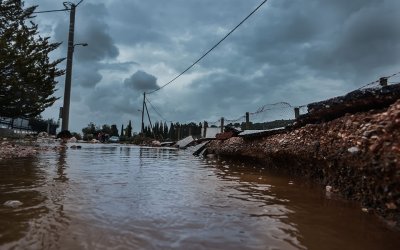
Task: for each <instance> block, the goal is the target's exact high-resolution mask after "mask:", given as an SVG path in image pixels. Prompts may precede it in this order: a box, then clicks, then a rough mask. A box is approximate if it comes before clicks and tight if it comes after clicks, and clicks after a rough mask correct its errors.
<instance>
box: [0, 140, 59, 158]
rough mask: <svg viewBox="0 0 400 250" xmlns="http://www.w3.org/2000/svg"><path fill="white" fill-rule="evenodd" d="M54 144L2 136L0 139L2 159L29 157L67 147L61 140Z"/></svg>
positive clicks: (0, 156)
mask: <svg viewBox="0 0 400 250" xmlns="http://www.w3.org/2000/svg"><path fill="white" fill-rule="evenodd" d="M52 144H54V145H43V144H41V143H39V142H37V141H36V140H35V141H32V140H29V139H18V140H14V139H8V138H2V139H1V141H0V160H3V159H17V158H28V157H33V156H35V155H37V154H38V153H40V152H43V151H57V150H60V149H61V148H63V147H65V145H61V144H60V143H59V142H57V143H55V142H52Z"/></svg>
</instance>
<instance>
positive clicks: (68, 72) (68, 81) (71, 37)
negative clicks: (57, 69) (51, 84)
mask: <svg viewBox="0 0 400 250" xmlns="http://www.w3.org/2000/svg"><path fill="white" fill-rule="evenodd" d="M67 4H69V5H70V6H71V10H70V14H69V33H68V52H67V68H66V72H65V90H64V105H63V117H62V125H61V131H64V130H68V122H69V106H70V99H71V75H72V57H73V53H74V30H75V8H76V5H75V4H74V3H64V5H67Z"/></svg>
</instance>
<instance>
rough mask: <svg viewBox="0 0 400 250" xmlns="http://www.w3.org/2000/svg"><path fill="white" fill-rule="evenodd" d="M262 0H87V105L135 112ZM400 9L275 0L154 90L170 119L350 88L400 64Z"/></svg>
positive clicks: (371, 0)
mask: <svg viewBox="0 0 400 250" xmlns="http://www.w3.org/2000/svg"><path fill="white" fill-rule="evenodd" d="M260 2H261V0H248V1H243V0H217V1H216V0H202V1H186V0H171V1H159V0H147V1H139V0H130V1H126V0H112V1H111V0H101V1H94V0H85V1H84V2H83V3H82V5H80V6H79V7H78V10H77V24H76V26H75V30H76V36H75V42H76V43H78V42H87V43H88V44H89V46H88V47H84V48H83V47H76V48H75V53H74V70H73V79H74V81H75V84H76V85H80V86H82V87H85V89H83V90H82V91H81V92H80V93H81V102H80V105H86V106H87V107H89V108H90V110H91V111H92V112H97V111H98V110H102V111H101V113H98V114H97V115H100V116H103V117H104V119H106V117H107V115H109V116H110V117H112V119H117V118H118V114H119V116H121V117H122V116H124V117H127V116H130V115H133V114H135V113H134V112H136V110H137V108H138V107H139V108H141V98H142V96H141V94H142V93H143V91H146V90H152V89H156V88H157V87H158V85H157V80H158V81H159V82H161V84H163V83H165V82H167V81H169V80H170V79H172V78H173V77H175V76H176V75H177V74H179V73H180V72H181V71H182V70H184V69H185V68H186V67H188V66H189V65H190V64H191V63H193V62H194V61H195V60H196V59H198V58H199V57H200V56H201V55H202V54H203V53H204V52H206V51H207V50H208V49H209V48H211V47H212V46H213V45H214V44H215V43H216V42H218V41H219V39H221V38H222V37H223V36H224V35H225V34H226V33H227V32H229V31H230V30H231V29H232V28H233V27H235V25H236V24H238V23H239V22H240V20H242V18H244V17H245V16H246V15H247V14H248V13H250V12H251V11H252V10H253V9H254V8H255V6H257V5H258V4H259V3H260ZM41 3H42V2H41ZM43 3H44V4H46V5H47V6H48V7H49V8H51V7H54V4H55V2H53V1H43ZM57 5H60V6H61V5H62V2H59V3H58V4H57ZM58 7H59V6H58ZM399 8H400V1H398V0H385V1H382V0H352V1H348V0H335V1H329V0H308V1H294V0H270V1H268V2H267V3H266V4H265V5H264V6H263V7H262V8H260V9H259V11H257V12H256V13H255V14H254V15H253V16H252V17H250V18H249V19H248V20H247V21H246V22H245V23H244V24H243V25H242V26H240V27H239V28H238V29H237V30H236V31H235V32H234V33H233V34H232V35H231V36H230V37H228V39H226V40H225V41H224V42H223V43H221V44H220V46H218V47H217V48H216V49H215V50H214V51H213V52H212V53H210V54H209V55H208V56H207V57H205V58H204V59H203V60H202V61H201V62H200V63H198V64H197V65H195V66H194V67H193V68H192V69H191V70H189V71H188V72H187V73H186V74H185V75H184V76H183V77H182V78H180V79H178V80H177V81H176V82H174V83H172V84H170V85H168V86H167V87H166V88H163V89H162V90H160V91H158V92H156V93H155V94H153V95H149V98H150V99H151V100H152V103H153V104H154V105H156V106H157V107H158V108H159V109H160V111H161V113H162V114H163V115H164V117H165V118H167V119H168V120H175V121H187V120H196V121H199V120H203V119H209V118H210V117H212V118H219V117H221V116H227V117H228V118H234V117H237V116H240V115H243V113H244V112H245V111H250V112H251V111H255V110H257V109H258V108H259V107H260V106H262V105H264V104H268V103H274V102H279V101H287V102H290V103H291V104H293V105H303V104H307V103H309V102H313V101H316V100H320V99H323V98H329V97H332V96H336V95H339V94H344V93H346V92H347V91H350V90H353V89H354V88H356V87H358V86H361V85H363V84H365V83H367V82H371V81H373V80H376V79H377V78H379V77H380V76H383V75H388V74H392V73H395V72H398V71H399V60H400V59H399V58H400V54H399V53H400V32H398V27H397V25H398V23H400V16H399V15H397V13H396V12H397V10H398V9H399ZM58 14H60V13H57V15H58ZM55 16H56V14H54V15H53V16H51V17H52V18H53V17H55ZM58 17H59V18H56V19H54V20H55V21H54V22H53V23H56V24H57V26H56V27H55V29H54V32H55V35H56V36H55V37H56V38H57V39H56V40H57V41H64V44H63V45H62V46H63V47H62V49H63V50H64V51H63V53H62V54H64V55H66V39H67V33H68V15H66V14H65V13H62V14H61V15H58ZM45 24H46V25H47V26H46V28H45V29H46V30H48V29H49V26H48V25H51V22H48V20H47V22H45ZM75 59H76V60H75ZM118 61H123V62H127V63H121V62H118ZM129 62H134V63H132V64H130V63H129ZM139 64H140V67H138V66H139ZM139 69H145V71H146V72H147V73H146V72H144V71H137V70H139ZM134 72H136V73H134ZM133 73H134V74H133ZM113 76H115V77H117V78H118V79H113ZM185 77H186V78H185ZM121 79H125V80H121ZM161 84H160V85H161ZM76 85H75V86H76ZM89 87H90V88H91V89H90V91H88V90H89ZM205 103H206V104H207V108H198V107H203V106H204V104H205ZM99 112H100V111H99ZM124 119H125V118H124ZM210 119H211V118H210Z"/></svg>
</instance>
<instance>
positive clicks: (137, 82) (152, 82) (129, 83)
mask: <svg viewBox="0 0 400 250" xmlns="http://www.w3.org/2000/svg"><path fill="white" fill-rule="evenodd" d="M124 85H125V86H126V87H129V88H133V89H135V90H139V91H147V90H153V89H156V88H158V85H157V78H156V77H155V76H153V75H150V74H148V73H146V72H144V71H141V70H138V71H136V72H135V73H134V74H133V75H132V76H131V77H129V78H128V79H125V81H124Z"/></svg>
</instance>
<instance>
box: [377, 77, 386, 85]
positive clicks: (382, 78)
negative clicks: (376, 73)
mask: <svg viewBox="0 0 400 250" xmlns="http://www.w3.org/2000/svg"><path fill="white" fill-rule="evenodd" d="M387 80H388V79H387V77H381V78H379V84H380V85H381V86H382V87H385V86H387Z"/></svg>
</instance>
